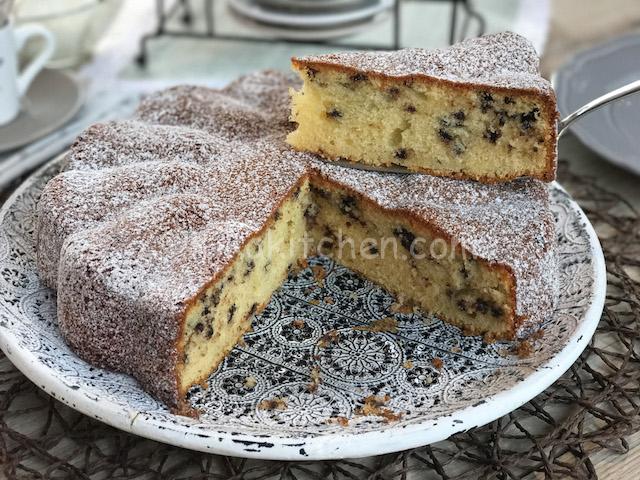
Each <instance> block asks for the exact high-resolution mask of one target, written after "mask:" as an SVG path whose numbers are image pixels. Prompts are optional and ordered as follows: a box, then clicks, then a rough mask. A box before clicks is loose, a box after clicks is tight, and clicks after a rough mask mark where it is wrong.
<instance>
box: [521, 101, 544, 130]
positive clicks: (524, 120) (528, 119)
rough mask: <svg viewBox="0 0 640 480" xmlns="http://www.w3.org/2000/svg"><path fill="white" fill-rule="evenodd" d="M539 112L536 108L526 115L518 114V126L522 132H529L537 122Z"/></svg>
mask: <svg viewBox="0 0 640 480" xmlns="http://www.w3.org/2000/svg"><path fill="white" fill-rule="evenodd" d="M539 113H540V110H539V109H538V108H537V107H536V108H534V109H533V110H531V111H530V112H528V113H522V114H520V124H521V127H522V129H523V130H525V131H526V130H529V129H530V128H531V127H533V124H534V123H536V122H537V121H538V114H539Z"/></svg>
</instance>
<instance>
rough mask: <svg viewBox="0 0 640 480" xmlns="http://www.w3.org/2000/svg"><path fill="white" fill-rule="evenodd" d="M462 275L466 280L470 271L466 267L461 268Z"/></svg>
mask: <svg viewBox="0 0 640 480" xmlns="http://www.w3.org/2000/svg"><path fill="white" fill-rule="evenodd" d="M460 273H461V274H462V276H463V277H464V278H469V271H468V270H467V269H466V268H465V266H464V265H463V266H462V267H460Z"/></svg>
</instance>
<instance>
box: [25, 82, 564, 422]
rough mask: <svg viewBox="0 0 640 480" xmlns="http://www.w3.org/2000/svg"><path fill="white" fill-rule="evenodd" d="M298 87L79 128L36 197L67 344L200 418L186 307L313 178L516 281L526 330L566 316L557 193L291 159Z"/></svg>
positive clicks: (270, 86) (180, 102)
mask: <svg viewBox="0 0 640 480" xmlns="http://www.w3.org/2000/svg"><path fill="white" fill-rule="evenodd" d="M295 85H296V84H295V81H294V80H292V79H291V78H289V77H287V76H284V75H281V74H278V73H275V72H263V73H258V74H254V75H249V76H247V77H243V78H241V79H239V80H237V81H236V82H233V83H232V84H231V85H230V86H229V87H227V88H225V89H222V90H211V89H207V88H203V87H187V86H182V87H175V88H171V89H168V90H165V91H162V92H158V93H156V94H154V95H151V96H150V97H149V98H147V99H146V100H145V101H144V102H143V103H142V105H141V106H140V108H139V109H138V112H137V115H136V118H135V119H134V120H130V121H123V122H109V123H105V124H98V125H95V126H93V127H90V128H89V129H88V130H87V131H86V132H85V133H84V134H83V135H81V136H80V137H79V139H78V141H77V142H76V143H75V144H74V145H73V147H72V149H71V152H70V153H69V155H68V158H67V166H66V169H65V171H64V172H63V173H61V174H60V175H58V176H56V177H55V178H53V179H52V180H51V181H50V182H49V183H48V185H47V186H46V187H45V189H44V191H43V193H42V196H41V199H40V202H39V204H38V222H37V226H36V230H37V254H38V257H37V258H38V268H39V271H40V275H41V276H42V278H43V280H44V281H45V282H46V283H47V285H49V286H51V287H52V288H55V289H57V292H58V295H57V299H58V322H59V327H60V329H61V332H62V334H63V335H64V337H65V339H66V341H67V342H68V343H69V345H70V346H71V347H72V349H73V350H74V351H75V352H76V353H77V354H78V355H79V356H81V357H82V358H83V359H85V360H87V361H89V362H90V363H92V364H94V365H96V366H99V367H105V368H109V369H113V370H117V371H121V372H125V373H129V374H131V375H133V376H134V377H135V378H136V379H137V380H138V381H139V382H140V383H141V385H142V386H143V388H144V389H145V390H146V391H148V392H150V393H151V394H152V395H154V396H155V397H157V398H159V399H160V400H161V401H163V402H164V403H166V404H167V405H169V406H170V407H171V408H173V409H174V410H176V411H179V412H181V413H189V411H190V410H189V407H188V405H187V403H186V402H185V399H184V397H183V394H184V392H182V391H180V389H179V388H178V385H179V383H178V379H177V374H176V366H177V365H178V364H179V362H180V361H181V354H182V352H181V347H180V344H179V342H180V339H181V338H182V335H181V333H182V330H181V329H182V328H183V319H184V315H185V311H186V310H187V308H188V306H189V304H190V303H191V302H193V301H194V299H196V298H197V297H198V295H199V293H200V292H201V291H202V288H203V287H204V286H205V285H207V284H209V283H210V282H212V281H214V280H215V279H217V278H220V276H221V275H223V273H224V272H225V271H226V269H227V268H229V265H231V264H232V262H233V261H234V258H235V255H236V254H237V253H238V252H239V251H240V249H241V248H242V246H243V245H245V244H246V242H247V241H249V239H251V238H253V237H254V236H256V235H259V233H260V232H261V231H262V230H263V229H264V228H266V226H267V225H268V224H269V222H270V221H271V220H272V219H273V213H274V211H275V210H276V209H277V208H278V206H279V205H280V204H281V202H282V201H283V200H284V199H285V198H287V197H288V196H289V195H291V194H294V193H292V192H295V191H296V189H297V186H298V185H299V182H301V181H303V180H304V179H305V178H307V177H309V178H311V177H313V178H316V179H317V178H322V179H325V181H330V182H333V183H334V184H336V185H340V186H343V187H344V188H347V189H350V190H353V191H354V192H357V194H358V195H360V196H362V197H363V198H366V199H367V201H370V202H372V204H375V205H377V207H378V208H383V209H385V210H389V211H394V212H397V213H398V214H399V215H402V216H403V217H404V218H408V219H410V221H413V222H416V223H419V224H420V225H423V226H425V228H433V229H437V231H439V232H441V233H442V234H443V235H448V236H450V237H451V238H454V239H455V240H456V243H458V244H460V247H461V248H464V249H465V250H467V251H469V252H470V253H472V254H473V255H475V256H476V257H478V258H481V259H484V261H486V262H487V264H489V265H495V268H501V269H504V270H505V271H508V272H510V274H511V277H512V283H513V284H514V285H515V287H516V288H515V289H512V290H513V294H514V299H513V300H514V304H515V310H516V315H517V319H516V321H515V322H514V324H513V328H514V329H515V328H517V324H518V323H519V322H521V321H522V320H524V319H527V321H529V322H533V323H538V322H540V321H541V320H542V319H544V318H545V317H546V316H547V315H548V314H549V313H550V312H551V310H552V308H553V298H554V296H555V293H554V292H555V288H556V287H555V284H554V281H555V263H554V262H555V256H554V254H553V251H554V248H553V245H554V227H553V218H552V216H551V213H550V211H549V203H548V192H547V188H546V185H544V184H542V183H540V182H537V181H535V180H522V181H518V182H513V183H511V184H500V185H480V184H476V183H473V182H464V181H455V180H451V179H445V178H436V177H430V176H426V175H410V176H406V175H383V174H379V173H375V172H364V171H360V170H353V169H346V168H342V167H339V166H336V165H329V164H327V163H325V162H321V161H318V160H317V159H316V158H315V157H314V156H313V155H311V154H301V153H297V152H294V151H292V150H291V149H289V148H288V146H287V145H286V144H285V143H284V137H285V135H286V134H287V133H288V131H289V130H290V128H291V127H290V125H289V124H288V121H287V117H288V89H289V88H290V87H292V86H295ZM212 279H214V280H212Z"/></svg>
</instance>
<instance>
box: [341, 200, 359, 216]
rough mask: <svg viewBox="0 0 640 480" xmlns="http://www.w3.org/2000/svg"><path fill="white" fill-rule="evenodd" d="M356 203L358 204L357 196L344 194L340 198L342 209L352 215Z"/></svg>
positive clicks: (346, 213)
mask: <svg viewBox="0 0 640 480" xmlns="http://www.w3.org/2000/svg"><path fill="white" fill-rule="evenodd" d="M356 205H357V201H356V199H355V197H352V196H343V197H342V198H341V200H340V211H341V212H342V213H344V214H345V215H349V216H352V215H353V211H354V210H355V208H356Z"/></svg>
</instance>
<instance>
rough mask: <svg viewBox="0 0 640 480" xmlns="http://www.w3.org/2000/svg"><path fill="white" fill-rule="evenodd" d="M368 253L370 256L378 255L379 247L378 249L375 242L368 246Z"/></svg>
mask: <svg viewBox="0 0 640 480" xmlns="http://www.w3.org/2000/svg"><path fill="white" fill-rule="evenodd" d="M367 251H368V252H369V255H377V254H378V252H379V250H378V247H376V244H375V243H373V242H372V243H370V244H369V245H367Z"/></svg>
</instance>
